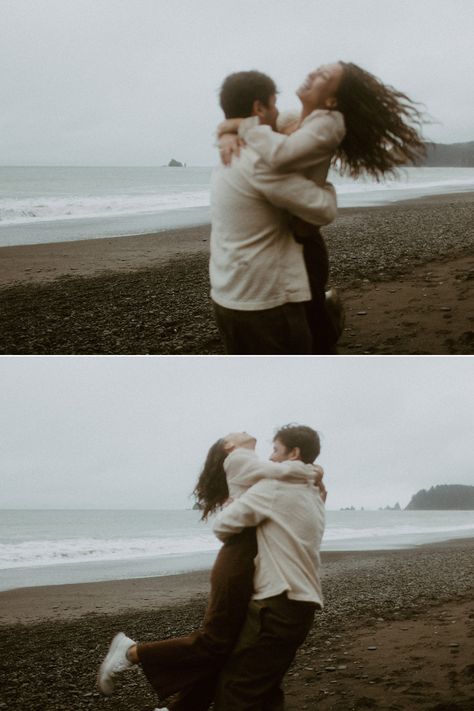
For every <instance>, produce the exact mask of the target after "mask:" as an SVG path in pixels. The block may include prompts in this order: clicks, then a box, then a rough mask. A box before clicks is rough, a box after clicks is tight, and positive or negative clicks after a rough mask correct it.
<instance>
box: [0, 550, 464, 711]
mask: <svg viewBox="0 0 474 711" xmlns="http://www.w3.org/2000/svg"><path fill="white" fill-rule="evenodd" d="M473 549H474V539H467V540H458V541H451V542H447V543H444V544H432V545H425V546H419V547H416V548H413V549H409V550H399V551H398V550H397V551H371V552H360V553H353V552H351V553H328V554H326V555H323V564H324V591H325V599H326V607H325V609H324V610H323V611H322V612H320V613H318V614H317V616H316V621H315V624H314V628H313V630H312V631H311V633H310V635H309V637H308V639H307V641H306V643H305V644H304V646H303V647H302V648H301V649H300V651H299V653H298V656H297V659H296V660H295V663H294V664H293V666H292V668H291V669H290V671H289V673H288V675H287V678H286V682H285V689H286V694H287V705H288V711H299V710H300V709H316V708H317V709H318V710H321V711H349V710H351V709H387V710H388V709H391V710H392V711H396V710H398V711H412V710H413V709H421V710H426V711H428V710H429V711H468V709H472V707H473V703H474V645H473V638H474V601H473V598H472V591H473V588H474V569H473V567H472V555H473ZM207 575H208V574H207V573H192V574H188V575H179V576H172V577H168V578H155V579H142V580H129V581H120V582H107V583H87V584H82V585H67V586H61V587H55V588H28V589H21V590H17V591H8V592H3V593H0V603H1V609H2V617H1V619H0V635H1V640H2V644H1V646H2V650H1V655H0V668H1V679H2V681H1V685H0V708H5V709H9V710H12V711H17V710H18V711H20V710H21V711H26V709H28V711H30V710H35V711H36V710H37V711H40V709H41V711H43V710H44V709H48V711H50V710H51V711H56V709H68V711H80V710H82V709H84V710H86V709H107V708H108V709H114V711H115V710H116V711H122V710H123V711H125V709H127V710H128V709H130V708H133V709H135V710H136V711H151V710H152V709H154V708H155V707H156V705H157V699H156V698H155V696H154V693H153V692H152V691H151V690H150V689H149V688H148V686H147V683H146V682H145V680H144V678H143V677H142V675H141V674H140V673H139V672H138V671H133V672H131V673H130V674H129V675H128V676H126V677H123V681H120V682H119V684H118V687H117V692H116V694H115V695H114V696H113V697H112V698H111V699H104V698H102V697H101V696H100V695H99V694H98V693H97V691H96V689H95V687H94V682H95V673H96V670H97V665H98V663H99V661H100V659H101V657H102V655H103V654H104V652H105V650H106V648H107V645H108V641H109V639H110V637H111V635H113V633H114V632H115V631H116V630H119V629H123V630H125V631H126V632H127V633H128V634H129V635H130V636H131V637H132V638H135V639H139V640H151V639H154V638H162V637H172V636H176V635H179V634H183V633H186V632H188V631H189V630H191V629H193V628H194V627H196V626H197V625H199V623H200V620H201V617H202V613H203V609H204V604H205V595H206V589H207Z"/></svg>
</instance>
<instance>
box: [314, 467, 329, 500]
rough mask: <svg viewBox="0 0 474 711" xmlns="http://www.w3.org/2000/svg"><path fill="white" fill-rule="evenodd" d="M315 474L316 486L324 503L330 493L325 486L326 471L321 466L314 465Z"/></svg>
mask: <svg viewBox="0 0 474 711" xmlns="http://www.w3.org/2000/svg"><path fill="white" fill-rule="evenodd" d="M311 466H312V469H313V472H314V485H315V486H317V487H318V489H319V492H320V494H321V498H322V500H323V501H326V499H327V495H328V492H327V490H326V487H325V486H324V484H323V476H324V469H323V468H322V467H320V466H319V464H312V465H311Z"/></svg>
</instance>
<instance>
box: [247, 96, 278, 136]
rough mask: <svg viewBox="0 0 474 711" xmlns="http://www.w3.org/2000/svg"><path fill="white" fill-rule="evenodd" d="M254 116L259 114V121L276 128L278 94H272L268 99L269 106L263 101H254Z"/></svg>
mask: <svg viewBox="0 0 474 711" xmlns="http://www.w3.org/2000/svg"><path fill="white" fill-rule="evenodd" d="M253 114H254V116H258V118H259V121H260V123H261V124H263V125H264V126H271V127H272V129H273V130H274V131H275V130H276V122H277V118H278V109H277V107H276V95H275V94H272V96H270V98H269V99H268V106H265V104H263V103H262V102H261V101H255V102H254V111H253Z"/></svg>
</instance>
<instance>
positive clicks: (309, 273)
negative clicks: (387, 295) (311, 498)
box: [210, 62, 425, 355]
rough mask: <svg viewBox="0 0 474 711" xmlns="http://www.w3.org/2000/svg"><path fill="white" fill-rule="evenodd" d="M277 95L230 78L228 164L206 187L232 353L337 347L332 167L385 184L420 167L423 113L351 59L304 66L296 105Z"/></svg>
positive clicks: (249, 75) (216, 283)
mask: <svg viewBox="0 0 474 711" xmlns="http://www.w3.org/2000/svg"><path fill="white" fill-rule="evenodd" d="M276 93H277V89H276V86H275V83H274V82H273V80H272V79H271V78H270V77H268V76H266V75H265V74H262V73H261V72H257V71H248V72H238V73H236V74H231V75H230V76H228V77H227V78H226V79H225V81H224V83H223V85H222V87H221V91H220V104H221V108H222V109H223V111H224V114H225V116H226V121H224V122H223V123H222V124H221V125H220V127H219V129H218V134H219V145H220V151H221V157H222V163H223V165H221V166H220V167H219V168H217V169H216V170H215V171H214V173H213V179H212V184H211V222H212V230H211V259H210V281H211V298H212V301H213V307H214V313H215V318H216V322H217V326H218V329H219V332H220V335H221V338H222V340H223V343H224V347H225V351H226V352H227V353H229V354H241V355H278V354H281V355H297V354H321V355H322V354H334V353H336V342H337V339H338V336H339V335H340V332H341V330H342V326H341V318H340V312H339V313H338V312H337V309H335V308H334V305H335V302H334V300H331V299H329V300H328V299H327V295H326V285H327V280H328V274H329V262H328V253H327V250H326V246H325V243H324V239H323V237H322V235H321V233H320V232H319V227H320V226H322V225H327V224H328V223H330V222H331V221H332V220H334V218H335V216H336V194H335V190H334V188H333V187H332V186H331V185H330V184H329V183H327V174H328V169H329V167H330V165H331V164H333V165H334V166H335V167H337V168H338V169H339V170H340V171H341V172H343V173H346V174H348V175H350V176H351V177H353V178H358V177H359V176H369V177H372V178H375V179H377V180H379V179H380V178H382V177H383V176H384V175H386V174H387V173H392V172H394V170H395V169H396V168H397V167H398V166H400V165H404V164H407V163H416V162H417V161H418V160H419V159H420V158H421V157H422V156H423V155H424V152H425V145H424V143H423V140H422V138H421V136H420V133H419V128H420V126H421V122H422V115H421V114H420V112H419V111H418V109H417V107H416V105H415V104H414V103H413V102H412V101H411V100H410V99H409V98H408V97H407V96H406V95H405V94H403V93H401V92H399V91H397V90H396V89H394V88H393V87H390V86H387V85H385V84H384V83H382V82H381V81H380V80H379V79H378V78H377V77H375V76H374V75H373V74H371V73H369V72H367V71H365V70H363V69H361V68H360V67H358V66H357V65H355V64H352V63H346V62H336V63H333V64H327V65H323V66H321V67H319V68H318V69H316V70H314V71H312V72H310V73H309V74H308V76H307V78H306V79H305V80H304V82H303V83H302V84H301V86H300V87H299V89H298V90H297V96H298V98H299V100H300V102H301V111H300V112H299V113H296V114H291V115H285V116H279V115H278V110H277V108H276ZM347 249H348V250H350V249H351V245H350V244H348V245H347ZM329 293H331V292H329ZM331 305H332V306H333V308H328V307H331ZM336 305H337V302H336Z"/></svg>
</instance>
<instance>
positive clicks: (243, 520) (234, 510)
mask: <svg viewBox="0 0 474 711" xmlns="http://www.w3.org/2000/svg"><path fill="white" fill-rule="evenodd" d="M273 498H274V486H273V485H272V483H271V482H270V481H268V480H266V481H260V482H258V484H255V486H252V487H250V489H249V490H248V491H246V492H245V494H242V496H241V497H240V498H238V499H236V500H235V501H233V502H232V503H231V504H229V505H228V506H226V507H225V509H222V511H220V512H219V513H218V514H217V516H216V518H215V521H214V525H213V527H212V528H213V531H214V533H215V535H216V536H217V538H219V539H220V540H221V541H225V540H226V539H227V538H230V536H233V535H234V534H236V533H240V532H241V531H243V530H244V528H251V527H252V526H258V525H259V524H260V523H262V521H265V519H266V518H268V517H269V515H270V512H271V510H272V505H273Z"/></svg>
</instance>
